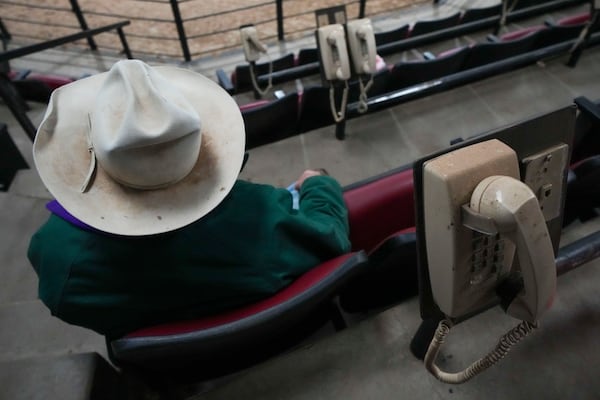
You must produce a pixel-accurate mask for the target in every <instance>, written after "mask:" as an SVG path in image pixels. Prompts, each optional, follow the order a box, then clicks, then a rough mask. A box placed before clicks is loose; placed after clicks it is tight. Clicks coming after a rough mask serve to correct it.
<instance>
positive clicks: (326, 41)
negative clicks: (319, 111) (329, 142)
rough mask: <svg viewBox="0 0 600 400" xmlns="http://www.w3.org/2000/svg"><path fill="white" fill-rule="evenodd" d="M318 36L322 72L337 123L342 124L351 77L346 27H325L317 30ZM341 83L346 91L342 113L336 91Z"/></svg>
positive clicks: (343, 94)
mask: <svg viewBox="0 0 600 400" xmlns="http://www.w3.org/2000/svg"><path fill="white" fill-rule="evenodd" d="M316 35H317V47H318V48H319V60H320V65H321V72H322V75H323V79H324V80H325V81H326V82H327V83H328V84H329V94H330V105H331V112H332V115H333V118H334V120H335V122H341V121H342V120H343V119H344V118H345V113H346V104H347V100H348V79H350V75H351V73H350V60H349V57H348V47H347V44H346V35H345V31H344V27H343V26H342V25H341V24H332V25H325V26H322V27H320V28H319V29H317V32H316ZM339 83H343V84H344V89H343V93H342V104H341V107H340V111H336V109H335V101H334V90H335V86H337V84H339Z"/></svg>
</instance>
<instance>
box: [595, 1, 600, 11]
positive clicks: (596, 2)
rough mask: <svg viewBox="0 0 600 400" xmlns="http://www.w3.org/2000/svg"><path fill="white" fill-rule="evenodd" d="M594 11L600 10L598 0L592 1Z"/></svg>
mask: <svg viewBox="0 0 600 400" xmlns="http://www.w3.org/2000/svg"><path fill="white" fill-rule="evenodd" d="M593 6H594V10H596V11H598V10H600V0H594V4H593Z"/></svg>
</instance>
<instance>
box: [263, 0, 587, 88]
mask: <svg viewBox="0 0 600 400" xmlns="http://www.w3.org/2000/svg"><path fill="white" fill-rule="evenodd" d="M586 1H587V0H557V1H553V2H549V3H544V4H540V5H536V6H533V7H528V8H524V9H521V10H517V11H513V12H511V13H509V14H508V16H507V20H508V21H510V22H514V21H519V20H523V19H527V18H531V17H532V16H535V15H539V14H541V13H546V12H550V11H553V10H557V9H562V8H566V7H572V6H575V5H578V4H581V3H584V2H586ZM499 21H500V17H499V16H497V17H488V18H484V19H481V20H477V21H473V22H468V23H465V24H459V25H457V26H454V27H451V28H446V29H440V30H437V31H435V32H431V33H426V34H423V35H419V36H415V37H412V38H407V39H403V40H400V41H397V42H392V43H386V44H382V45H380V46H377V54H379V55H381V56H385V55H388V54H393V53H398V52H401V51H405V50H410V49H414V48H418V47H420V46H423V45H426V44H431V43H435V42H439V41H442V40H447V39H451V38H455V37H458V36H461V35H465V34H468V33H472V32H478V31H482V30H484V29H486V28H493V27H495V26H496V25H497V24H498V22H499ZM318 72H319V62H313V63H310V64H305V65H301V66H297V67H292V68H287V69H285V70H281V71H275V72H273V73H272V74H271V79H272V83H273V84H278V83H283V82H287V81H290V80H293V79H298V78H302V77H306V76H310V75H314V74H317V73H318ZM257 81H258V83H259V84H260V85H265V84H266V83H268V81H269V75H268V74H267V75H260V76H258V77H257Z"/></svg>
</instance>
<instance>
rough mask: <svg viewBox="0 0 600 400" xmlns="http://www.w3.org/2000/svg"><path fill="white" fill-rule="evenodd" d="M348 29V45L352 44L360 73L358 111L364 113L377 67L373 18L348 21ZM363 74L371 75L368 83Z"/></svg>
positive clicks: (358, 72)
mask: <svg viewBox="0 0 600 400" xmlns="http://www.w3.org/2000/svg"><path fill="white" fill-rule="evenodd" d="M346 30H347V31H348V45H349V46H350V55H351V56H352V65H353V66H354V71H355V72H356V73H357V74H358V82H359V84H360V95H359V103H358V112H360V113H364V112H366V111H367V108H368V105H367V92H368V91H369V88H370V87H371V85H372V84H373V74H374V73H375V71H376V68H377V67H376V66H377V59H376V57H377V48H376V45H375V33H374V32H373V26H372V25H371V20H370V19H368V18H362V19H358V20H354V21H350V22H348V23H347V24H346ZM363 75H369V80H368V82H367V84H366V85H365V84H364V83H363V80H362V76H363Z"/></svg>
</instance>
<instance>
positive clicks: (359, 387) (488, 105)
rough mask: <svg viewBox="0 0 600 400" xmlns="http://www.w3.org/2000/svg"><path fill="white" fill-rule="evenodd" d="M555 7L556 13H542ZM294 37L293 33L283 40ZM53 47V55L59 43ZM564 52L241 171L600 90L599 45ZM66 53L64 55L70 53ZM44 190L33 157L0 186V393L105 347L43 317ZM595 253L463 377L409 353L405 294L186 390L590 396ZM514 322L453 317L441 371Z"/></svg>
mask: <svg viewBox="0 0 600 400" xmlns="http://www.w3.org/2000/svg"><path fill="white" fill-rule="evenodd" d="M465 3H466V2H465ZM470 3H471V2H469V4H470ZM461 4H462V3H461ZM455 6H456V3H454V5H453V7H455ZM436 12H441V11H439V10H438V11H436ZM560 16H561V14H560V13H558V14H555V15H550V16H549V17H555V18H557V17H560ZM546 17H548V16H546ZM400 19H401V18H400V17H398V20H400ZM390 21H392V22H394V21H395V20H394V19H393V18H390V19H387V20H385V21H376V22H377V23H378V24H377V25H376V26H377V28H378V29H380V30H383V27H386V26H387V25H385V24H390V23H391V22H390ZM296 45H297V46H302V44H300V45H298V44H296ZM291 47H292V45H291V44H290V45H289V46H288V47H286V49H279V50H287V49H289V48H291ZM274 51H275V50H274ZM51 54H55V53H52V52H51ZM53 56H54V55H53ZM56 57H57V59H59V58H60V56H59V55H58V53H56ZM63 57H64V55H63ZM73 57H75V56H73ZM240 57H241V56H240V54H235V55H228V56H227V57H223V58H222V59H220V60H219V59H217V58H215V59H211V60H206V62H194V63H192V64H191V65H189V67H190V68H193V69H196V70H199V71H201V72H203V73H205V74H207V75H208V76H211V77H213V78H214V77H215V76H214V69H215V68H217V67H221V66H223V67H225V68H231V65H235V63H236V62H238V61H239V60H240ZM565 60H566V59H565V58H559V59H554V60H551V61H549V62H547V63H545V64H538V65H534V66H530V67H527V68H524V69H520V70H517V71H514V72H511V73H506V74H503V75H501V76H497V77H493V78H490V79H486V80H483V81H479V82H477V83H473V84H470V85H466V86H463V87H460V88H457V89H454V90H451V91H448V92H445V93H441V94H438V95H434V96H431V97H428V98H424V99H420V100H416V101H413V102H410V103H407V104H403V105H400V106H397V107H394V108H390V109H387V110H384V111H381V112H378V113H374V114H369V115H367V116H363V117H360V118H356V119H353V120H350V121H348V122H347V129H346V135H347V136H346V139H345V140H344V141H339V140H337V139H335V135H334V131H333V127H326V128H322V129H319V130H316V131H313V132H309V133H306V134H303V135H299V136H296V137H293V138H290V139H288V140H284V141H281V142H278V143H274V144H271V145H268V146H264V147H260V148H256V149H253V150H252V151H251V152H250V159H249V161H248V163H247V165H246V167H245V169H244V171H243V173H242V175H241V178H243V179H248V180H251V181H255V182H263V183H270V184H273V185H278V186H287V185H288V184H289V183H290V182H292V181H293V180H295V179H296V178H297V177H298V175H299V174H300V173H301V172H302V171H303V170H304V169H306V168H314V167H324V168H326V169H327V170H328V171H329V172H330V174H331V175H333V176H334V177H336V178H338V179H339V181H340V182H341V183H342V184H343V185H347V184H350V183H353V182H356V181H358V180H361V179H364V178H368V177H370V176H373V175H376V174H379V173H381V172H385V171H387V170H389V169H391V168H394V167H398V166H402V165H406V164H408V163H411V162H412V161H414V160H415V159H417V158H419V157H421V156H424V155H426V154H428V153H431V152H434V151H436V150H439V149H443V148H445V147H447V146H448V145H449V142H450V141H451V140H452V139H455V138H457V137H463V138H464V137H469V136H472V135H474V134H478V133H482V132H485V131H487V130H490V129H493V128H496V127H500V126H503V125H507V124H511V123H514V122H518V121H520V120H523V119H525V118H529V117H531V116H534V115H537V114H540V113H545V112H549V111H552V110H554V109H557V108H559V107H562V106H565V105H568V104H570V103H572V100H573V99H574V98H575V97H577V96H588V97H589V98H591V99H594V100H596V99H599V98H600V75H599V74H600V48H593V49H589V50H588V51H586V52H585V53H584V55H583V57H582V58H581V60H580V62H579V64H578V66H577V68H575V69H571V68H568V67H566V66H564V62H565ZM112 61H114V60H113V59H111V58H110V57H107V58H102V57H101V56H99V55H96V56H94V57H93V60H91V61H89V62H90V64H89V65H94V67H95V68H98V69H99V70H101V69H102V68H103V67H104V66H110V64H111V63H112ZM19 63H21V64H19ZM19 63H14V64H13V67H15V68H18V67H21V66H27V65H28V64H27V60H22V61H19ZM33 63H34V61H31V64H29V65H33ZM64 65H65V68H67V66H69V62H68V61H66V62H64ZM69 68H73V66H72V65H71V66H70V67H69ZM56 69H59V68H58V67H55V68H54V70H56ZM79 71H80V72H81V73H84V72H87V71H89V69H86V68H80V69H79ZM32 106H33V110H32V111H31V112H30V117H31V118H32V120H33V121H34V123H36V124H37V123H38V122H39V121H40V120H41V116H42V115H43V112H44V106H43V105H39V104H37V105H36V104H32ZM0 121H3V122H5V123H6V124H7V125H8V127H9V132H10V134H11V136H12V137H13V139H14V141H15V143H16V144H17V146H18V147H19V149H20V150H21V153H22V154H23V156H24V157H25V158H26V160H27V162H28V163H29V164H30V165H33V162H32V157H31V142H30V141H29V139H28V138H27V137H26V135H25V134H24V132H23V131H22V130H21V128H20V127H19V126H18V124H17V123H16V121H15V120H14V119H13V117H12V115H11V114H10V113H9V112H8V110H7V109H6V107H4V106H1V107H0ZM48 198H50V196H49V194H48V193H47V191H46V190H45V189H44V188H43V185H42V184H41V182H40V180H39V177H38V176H37V174H36V172H35V170H34V169H30V170H23V171H21V172H20V173H19V174H18V176H17V178H16V179H15V181H14V183H13V185H12V186H11V188H10V190H9V191H8V192H0V209H2V213H1V214H0V254H1V255H2V256H1V257H2V271H3V276H2V283H1V290H0V327H1V328H0V399H4V398H11V399H14V398H34V397H33V396H32V397H18V396H16V395H15V393H19V391H18V390H17V391H14V392H10V391H8V392H7V391H6V389H4V391H3V389H2V387H5V388H6V387H10V385H9V386H5V385H7V384H12V387H14V386H15V385H17V386H18V384H19V382H21V383H20V384H21V385H26V384H27V382H31V383H32V384H33V383H34V382H35V384H36V385H42V387H46V388H47V387H58V386H60V385H68V383H67V382H65V381H64V380H62V379H61V377H60V376H52V377H46V378H45V379H46V380H45V381H40V380H37V381H36V379H35V378H34V377H33V376H27V375H26V374H27V372H26V371H31V370H25V372H24V373H23V374H22V375H20V378H15V377H14V374H12V375H10V377H11V378H10V379H11V381H10V382H9V381H8V380H7V379H8V378H6V376H8V375H7V374H5V373H3V372H2V369H5V372H6V371H7V370H8V369H12V368H15V366H16V365H20V364H19V363H22V362H23V361H25V360H32V359H41V358H48V357H50V358H52V357H62V356H65V355H70V354H83V353H90V352H95V353H98V354H100V355H101V356H103V357H106V349H105V346H104V339H103V338H102V337H100V336H99V335H97V334H95V333H93V332H90V331H88V330H86V329H82V328H78V327H74V326H70V325H67V324H65V323H63V322H61V321H59V320H57V319H55V318H53V317H52V316H50V315H49V313H48V311H47V310H46V309H45V307H44V306H43V305H42V304H41V303H40V302H39V300H37V277H36V276H35V274H34V272H33V270H32V268H31V267H30V265H29V263H28V261H27V258H26V250H27V246H28V242H29V238H30V236H31V235H32V233H33V232H34V231H35V230H36V229H37V227H38V226H39V225H40V224H41V223H43V221H44V220H45V219H46V218H47V215H48V214H47V211H46V210H45V208H44V204H45V202H46V201H47V199H48ZM599 228H600V221H596V220H594V221H590V222H588V223H586V224H584V225H581V224H575V225H573V226H570V227H568V228H567V229H566V230H565V231H564V232H563V238H562V241H563V242H562V243H568V242H570V241H572V240H574V239H576V238H578V237H582V236H585V235H586V234H589V233H590V232H595V231H597V230H598V229H599ZM599 264H600V261H594V262H591V263H589V264H588V265H586V266H584V267H582V268H580V269H578V270H575V271H573V272H570V273H569V274H567V275H565V276H562V277H561V278H559V287H558V298H557V300H556V301H555V304H554V307H553V308H552V310H551V311H549V313H548V314H547V317H546V318H545V319H544V320H543V321H542V324H541V327H540V329H539V330H538V331H537V332H536V333H535V334H533V335H532V336H531V337H528V338H527V339H525V340H524V341H523V342H522V343H520V344H519V345H517V346H516V347H515V348H514V349H513V350H512V351H511V353H510V354H509V355H508V356H507V357H506V359H504V360H503V361H502V362H501V363H500V364H499V365H498V366H495V367H492V368H491V369H489V370H488V371H486V372H484V373H483V374H482V375H480V376H478V377H476V378H475V379H473V380H472V381H470V382H468V383H466V384H464V385H461V386H450V385H446V384H442V383H440V382H438V381H436V380H435V379H434V378H433V377H431V376H430V375H429V374H428V373H427V372H426V371H425V369H424V367H423V365H422V363H421V362H420V361H418V360H417V359H415V358H414V357H413V356H412V354H411V353H410V351H409V342H410V340H411V339H412V337H413V335H414V333H415V331H416V329H417V328H418V326H419V323H420V316H419V308H418V302H417V300H416V299H413V300H411V301H408V302H406V303H403V304H400V305H398V306H395V307H393V308H390V309H388V310H385V311H383V312H381V313H378V314H376V315H372V316H369V317H368V318H366V319H365V320H363V321H362V322H360V323H357V324H356V325H354V326H351V327H350V328H349V329H347V330H346V331H343V332H340V333H337V334H335V335H325V336H324V337H319V338H316V339H315V340H314V341H310V342H309V343H307V344H306V345H304V346H302V347H300V348H299V349H296V350H295V351H293V352H290V353H288V354H285V355H283V356H280V357H277V358H275V359H272V360H270V361H268V362H266V363H264V364H262V365H259V366H256V367H254V368H252V369H250V370H247V371H244V372H242V373H240V374H237V375H235V376H233V377H230V378H228V379H226V380H223V381H222V382H217V383H216V384H213V385H210V388H211V390H208V391H206V392H205V393H202V394H196V395H192V396H190V397H191V398H196V399H232V398H240V399H242V398H244V399H246V398H248V399H397V398H410V399H421V398H423V399H449V398H460V399H481V398H484V397H485V398H489V399H542V398H543V399H564V398H569V399H597V398H600V380H598V379H597V378H598V376H599V374H598V371H599V370H600V352H598V351H597V350H596V349H597V346H598V345H599V344H600V340H599V339H598V337H597V335H598V333H599V332H600V297H599V296H598V291H597V287H596V286H597V283H598V282H600V269H599V268H598V267H599ZM516 322H517V321H516V320H513V319H511V318H509V317H507V316H505V315H504V314H503V313H502V312H501V310H499V309H493V310H490V311H488V312H486V313H484V314H482V315H480V316H478V317H476V318H474V319H471V320H469V321H467V322H465V323H463V324H460V325H459V326H457V327H456V328H455V329H453V330H452V331H451V333H450V336H449V339H448V342H447V344H446V346H445V348H444V349H443V351H442V354H443V357H441V361H440V363H441V365H442V366H443V367H444V368H447V369H449V370H459V369H462V368H464V367H466V366H467V365H468V364H470V363H471V362H472V361H474V360H475V359H477V358H479V357H481V356H483V355H484V354H485V353H486V352H487V351H489V350H490V349H491V348H492V347H493V346H494V345H495V343H496V340H497V339H498V338H499V336H500V335H502V334H503V333H504V332H505V331H506V330H508V329H509V328H510V327H512V326H513V325H515V324H516ZM2 377H5V378H4V380H3V379H2ZM19 379H20V380H19ZM44 385H45V386H44ZM205 389H206V387H205ZM65 391H66V392H68V393H72V391H73V388H72V386H65ZM21 394H22V393H21ZM37 394H38V395H39V396H40V397H39V398H48V397H46V396H44V395H43V393H40V392H38V393H37ZM63 394H64V393H63ZM59 397H60V396H59ZM59 397H56V398H59ZM60 398H79V397H76V396H72V397H68V396H67V397H65V396H62V397H60Z"/></svg>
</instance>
